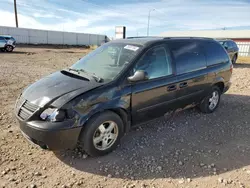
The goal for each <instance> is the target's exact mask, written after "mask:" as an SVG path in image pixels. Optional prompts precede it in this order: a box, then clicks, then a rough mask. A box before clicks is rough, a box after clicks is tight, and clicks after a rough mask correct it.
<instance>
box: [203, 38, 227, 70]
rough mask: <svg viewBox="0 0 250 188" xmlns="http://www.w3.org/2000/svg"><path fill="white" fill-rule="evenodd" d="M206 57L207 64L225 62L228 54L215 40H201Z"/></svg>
mask: <svg viewBox="0 0 250 188" xmlns="http://www.w3.org/2000/svg"><path fill="white" fill-rule="evenodd" d="M201 44H202V46H203V48H204V50H205V53H206V57H207V66H209V65H215V64H219V63H225V62H227V61H228V60H229V59H228V55H227V52H226V51H225V49H224V48H223V46H221V45H220V44H219V43H217V42H216V41H202V42H201Z"/></svg>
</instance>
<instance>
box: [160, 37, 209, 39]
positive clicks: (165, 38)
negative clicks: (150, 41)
mask: <svg viewBox="0 0 250 188" xmlns="http://www.w3.org/2000/svg"><path fill="white" fill-rule="evenodd" d="M163 39H213V38H209V37H164V38H163Z"/></svg>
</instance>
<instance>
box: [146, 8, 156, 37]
mask: <svg viewBox="0 0 250 188" xmlns="http://www.w3.org/2000/svg"><path fill="white" fill-rule="evenodd" d="M154 10H155V9H151V10H149V11H148V30H147V36H148V35H149V23H150V13H151V11H154Z"/></svg>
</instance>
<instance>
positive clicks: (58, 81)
mask: <svg viewBox="0 0 250 188" xmlns="http://www.w3.org/2000/svg"><path fill="white" fill-rule="evenodd" d="M70 75H71V74H69V75H65V74H63V73H62V72H55V73H53V74H51V75H49V76H47V77H44V78H42V79H41V80H38V81H37V82H35V83H33V84H32V85H30V86H29V87H28V88H27V89H25V90H24V92H23V93H22V97H23V98H25V99H26V100H28V101H30V102H31V103H33V104H36V105H38V106H40V107H43V106H44V105H46V104H47V103H48V102H50V101H51V100H55V99H57V98H59V97H60V96H62V95H65V94H67V93H70V92H73V91H75V90H78V89H81V91H82V93H83V92H86V91H88V90H90V89H93V88H95V87H97V86H99V85H100V83H97V82H94V81H88V80H84V79H81V78H77V77H74V76H70Z"/></svg>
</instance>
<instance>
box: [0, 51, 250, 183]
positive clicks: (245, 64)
mask: <svg viewBox="0 0 250 188" xmlns="http://www.w3.org/2000/svg"><path fill="white" fill-rule="evenodd" d="M87 52H88V50H86V49H48V48H17V49H16V50H15V52H13V53H0V97H1V98H0V99H1V100H0V107H1V108H0V170H1V172H0V173H1V174H0V187H30V188H31V187H32V188H35V187H38V188H39V187H48V188H50V187H64V188H66V187H95V188H101V187H112V188H116V187H117V188H119V187H124V188H125V187H127V188H154V187H155V188H158V187H159V188H165V187H168V188H179V187H180V188H181V187H183V188H188V187H189V188H194V187H205V188H213V187H216V188H217V187H231V188H235V187H236V188H237V187H239V188H240V187H241V188H243V187H245V188H247V187H250V146H249V145H250V126H249V123H250V75H249V74H250V58H241V59H239V61H238V64H237V65H235V68H234V73H233V78H232V81H233V85H232V87H231V89H230V90H229V91H228V92H227V93H226V94H225V95H223V97H222V100H221V104H220V106H219V108H218V109H217V111H216V112H215V113H213V114H209V115H205V114H201V113H200V112H199V111H197V110H196V109H190V110H186V111H183V112H180V113H178V114H177V115H176V116H175V117H174V118H172V119H170V120H168V121H167V120H165V119H164V118H162V119H159V120H157V121H154V122H151V123H149V124H145V125H144V126H141V127H135V128H133V129H132V130H131V131H130V133H129V134H128V135H126V136H125V137H124V138H123V139H122V143H121V146H120V147H118V149H117V150H116V151H115V152H113V153H111V154H109V155H106V156H104V157H99V158H91V157H88V156H87V155H86V154H84V153H83V152H81V151H78V150H74V151H64V152H51V151H44V150H41V149H40V148H38V147H36V146H33V145H31V144H30V143H28V142H27V141H26V140H25V139H24V138H23V136H22V135H21V133H20V131H19V130H18V126H17V122H16V120H15V118H14V115H13V107H14V103H15V100H16V98H17V96H18V94H19V93H20V92H21V90H23V88H24V87H26V86H27V85H29V84H31V83H32V82H34V81H36V80H37V79H39V78H41V77H43V76H45V75H48V74H50V73H52V72H54V71H56V70H59V69H62V68H64V67H67V66H69V65H71V64H72V63H74V62H75V61H76V60H78V59H79V58H80V57H81V56H82V55H83V54H85V53H87Z"/></svg>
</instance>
